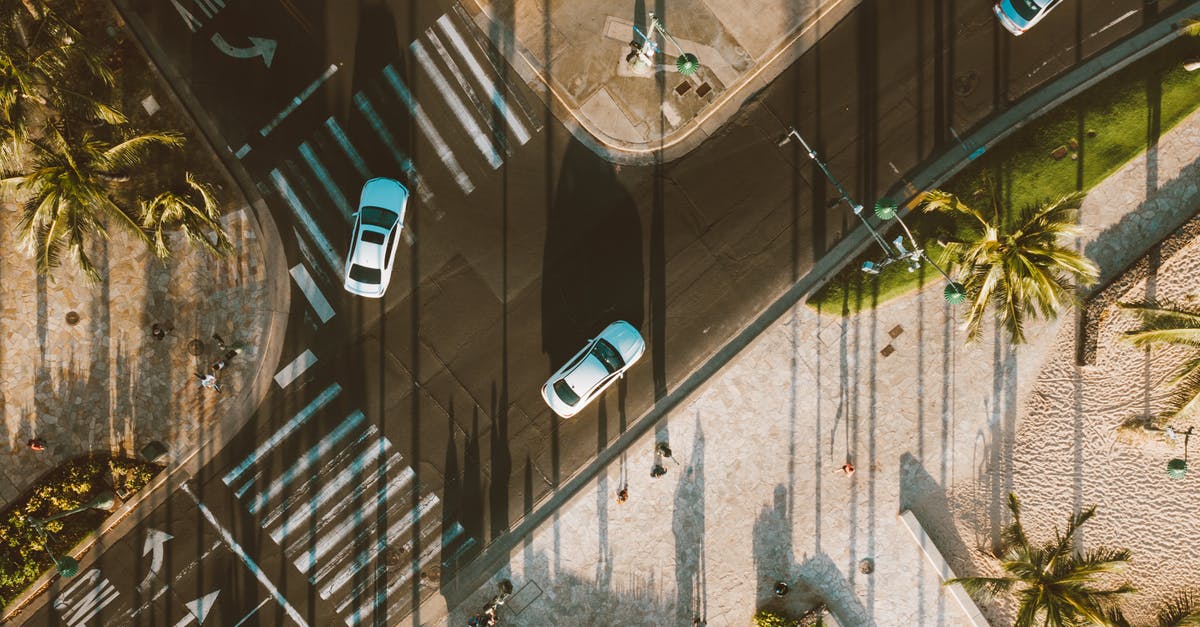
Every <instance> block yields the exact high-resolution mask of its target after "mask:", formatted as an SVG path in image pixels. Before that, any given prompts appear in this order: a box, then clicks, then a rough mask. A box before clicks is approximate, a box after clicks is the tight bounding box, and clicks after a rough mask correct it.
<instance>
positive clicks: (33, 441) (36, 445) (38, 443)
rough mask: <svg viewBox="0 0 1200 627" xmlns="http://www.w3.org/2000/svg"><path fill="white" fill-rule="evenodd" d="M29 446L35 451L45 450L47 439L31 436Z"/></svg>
mask: <svg viewBox="0 0 1200 627" xmlns="http://www.w3.org/2000/svg"><path fill="white" fill-rule="evenodd" d="M29 448H30V450H34V451H44V450H46V441H45V440H43V439H41V438H30V439H29Z"/></svg>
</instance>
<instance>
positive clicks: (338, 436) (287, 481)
mask: <svg viewBox="0 0 1200 627" xmlns="http://www.w3.org/2000/svg"><path fill="white" fill-rule="evenodd" d="M366 419H367V417H366V416H365V415H363V413H362V412H361V411H359V410H355V411H354V412H353V413H351V414H350V415H349V416H347V417H346V419H345V420H343V421H342V424H340V425H338V426H337V428H336V429H334V430H333V431H330V432H329V433H328V434H326V435H325V437H323V438H321V441H320V442H317V443H316V444H315V445H313V447H312V448H310V449H308V452H306V453H305V454H304V455H301V456H300V459H297V460H296V461H295V463H293V464H292V465H291V467H290V468H288V469H287V470H285V471H284V472H283V474H281V475H279V476H278V477H276V478H275V480H274V481H272V482H271V485H269V486H267V489H266V490H264V491H262V492H259V493H258V494H256V495H255V496H254V498H253V499H251V500H250V502H249V503H248V504H247V505H246V509H247V510H249V512H250V513H251V514H257V513H258V510H260V509H262V506H263V505H266V504H267V502H268V501H270V500H271V499H273V498H275V497H277V496H279V493H280V492H282V491H283V489H284V488H286V487H288V486H289V485H291V483H292V482H293V481H295V480H296V478H297V477H300V476H303V474H304V473H305V472H307V471H308V469H309V468H311V467H312V465H313V464H315V463H316V462H317V460H318V459H320V458H321V457H324V456H325V454H326V453H328V452H329V451H330V449H332V448H333V446H334V445H335V444H337V443H338V442H341V441H342V438H344V437H346V436H347V435H349V434H350V432H351V431H353V430H354V429H355V428H356V427H358V425H360V424H362V422H363V421H364V420H366ZM378 429H379V427H377V426H375V425H374V424H372V425H369V426H368V427H367V430H366V432H365V433H364V434H362V435H360V436H359V440H360V441H361V440H362V439H363V438H364V437H365V436H366V435H368V434H371V433H372V432H373V431H375V430H378Z"/></svg>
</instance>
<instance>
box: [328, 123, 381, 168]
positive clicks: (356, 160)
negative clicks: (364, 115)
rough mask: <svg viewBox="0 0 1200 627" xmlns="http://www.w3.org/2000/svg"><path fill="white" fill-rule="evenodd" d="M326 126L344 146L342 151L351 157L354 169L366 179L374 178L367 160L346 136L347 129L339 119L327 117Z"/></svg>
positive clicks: (335, 139) (339, 143) (340, 144)
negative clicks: (344, 129) (339, 123)
mask: <svg viewBox="0 0 1200 627" xmlns="http://www.w3.org/2000/svg"><path fill="white" fill-rule="evenodd" d="M325 128H326V129H328V130H329V134H330V135H332V136H333V139H334V141H336V142H337V144H338V146H341V147H342V151H343V152H345V153H346V156H347V157H349V158H350V163H353V164H354V169H355V170H356V171H357V172H358V175H359V176H361V177H363V178H364V179H369V178H373V177H372V176H371V171H370V170H368V169H367V162H366V161H363V158H362V155H360V154H359V153H358V150H357V149H356V148H355V147H354V144H351V143H350V139H349V138H347V137H346V133H345V131H343V130H342V127H341V126H340V125H338V123H337V120H335V119H333V118H332V117H330V118H328V119H326V120H325Z"/></svg>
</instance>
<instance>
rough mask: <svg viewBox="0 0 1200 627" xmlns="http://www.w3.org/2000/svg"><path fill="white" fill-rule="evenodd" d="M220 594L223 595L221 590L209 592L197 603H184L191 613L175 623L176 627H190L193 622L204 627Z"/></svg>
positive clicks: (196, 601) (197, 600)
mask: <svg viewBox="0 0 1200 627" xmlns="http://www.w3.org/2000/svg"><path fill="white" fill-rule="evenodd" d="M218 594H221V589H220V588H218V589H216V590H213V591H212V592H209V593H208V594H206V595H204V596H202V597H200V598H199V599H196V600H195V601H190V602H188V603H184V604H183V606H184V607H186V608H187V610H188V612H191V613H190V614H188V615H187V616H184V617H183V618H181V619H179V622H178V623H175V627H184V625H190V624H191V623H192V621H199V623H200V624H201V625H203V624H204V619H206V618H208V611H209V610H211V609H212V607H213V605H214V604H215V603H216V602H217V595H218Z"/></svg>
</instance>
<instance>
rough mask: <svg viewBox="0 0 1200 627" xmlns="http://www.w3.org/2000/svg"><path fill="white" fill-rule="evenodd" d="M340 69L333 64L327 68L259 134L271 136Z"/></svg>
mask: <svg viewBox="0 0 1200 627" xmlns="http://www.w3.org/2000/svg"><path fill="white" fill-rule="evenodd" d="M340 67H341V65H340V64H337V63H333V64H331V65H330V66H329V67H327V68H325V71H324V72H323V73H322V74H321V75H320V76H318V77H317V78H316V80H314V81H313V82H312V83H309V85H308V87H305V88H304V89H303V90H302V91H301V92H300V93H299V94H297V95H296V97H295V98H292V100H291V102H289V103H288V105H287V106H286V107H284V108H283V111H280V112H279V115H277V116H275V118H274V119H272V120H271V121H270V122H268V123H267V125H266V126H264V127H262V128H261V129H259V130H258V134H259V135H262V136H263V137H266V136H267V135H270V134H271V131H273V130H275V127H277V126H279V125H280V124H282V123H283V120H284V119H285V118H287V116H289V115H291V114H292V112H293V111H295V110H296V109H297V108H299V107H300V105H302V104H304V101H305V100H308V97H309V96H311V95H313V93H315V92H316V91H317V88H319V87H320V86H321V84H322V83H324V82H325V81H327V80H329V77H331V76H333V75H334V74H335V73H336V72H337V71H338V68H340Z"/></svg>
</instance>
